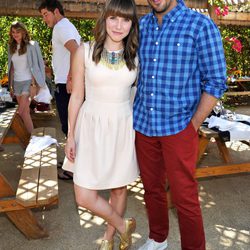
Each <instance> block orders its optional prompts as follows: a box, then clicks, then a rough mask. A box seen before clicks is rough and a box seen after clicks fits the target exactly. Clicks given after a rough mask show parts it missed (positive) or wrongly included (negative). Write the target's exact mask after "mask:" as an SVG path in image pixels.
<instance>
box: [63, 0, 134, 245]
mask: <svg viewBox="0 0 250 250" xmlns="http://www.w3.org/2000/svg"><path fill="white" fill-rule="evenodd" d="M137 36H138V19H137V14H136V5H135V2H134V0H108V1H106V3H105V6H104V11H103V12H102V13H101V14H100V18H99V19H98V21H97V24H96V27H95V32H94V37H95V40H94V41H93V42H90V43H84V44H83V45H82V46H80V47H79V49H78V50H77V53H76V55H75V58H74V62H73V69H72V71H73V75H72V76H73V89H72V94H71V98H70V102H69V132H68V137H67V143H66V147H65V153H66V156H67V158H66V159H65V163H64V165H63V168H64V169H66V170H71V171H73V172H74V189H75V197H76V202H77V204H78V205H79V206H81V207H85V208H86V209H88V210H90V211H92V212H93V213H95V214H96V215H98V216H100V217H102V218H103V219H104V220H106V221H107V223H108V225H107V228H106V231H105V233H104V237H103V240H102V243H101V247H100V249H102V250H112V249H113V248H114V240H113V238H114V235H115V232H116V230H117V232H118V233H119V236H120V244H119V249H120V250H125V249H129V248H130V246H131V243H132V237H131V234H132V233H133V232H134V230H135V227H136V222H135V219H134V218H128V219H124V218H123V216H124V213H125V210H126V202H127V187H126V186H127V185H128V184H130V183H131V182H133V181H135V180H136V179H137V177H138V175H139V173H138V166H137V160H136V153H135V143H134V140H135V132H134V130H133V121H132V116H133V115H132V105H131V102H130V95H131V86H132V85H133V83H134V82H135V80H136V77H137V67H138V59H137V54H136V52H137V47H138V37H137ZM85 90H86V93H85V97H86V99H85V101H84V91H85ZM106 189H110V190H111V192H110V200H109V202H108V201H106V200H105V199H103V198H102V197H101V196H100V195H99V194H98V190H106Z"/></svg>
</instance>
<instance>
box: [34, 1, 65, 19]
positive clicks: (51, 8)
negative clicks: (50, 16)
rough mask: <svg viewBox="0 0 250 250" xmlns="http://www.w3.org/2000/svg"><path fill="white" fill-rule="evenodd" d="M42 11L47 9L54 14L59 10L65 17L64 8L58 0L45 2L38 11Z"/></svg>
mask: <svg viewBox="0 0 250 250" xmlns="http://www.w3.org/2000/svg"><path fill="white" fill-rule="evenodd" d="M42 9H47V10H48V11H51V12H54V11H55V9H58V10H59V12H60V14H61V15H63V16H64V10H63V6H62V4H61V2H60V1H58V0H45V1H42V3H41V4H40V6H39V8H38V10H39V11H40V12H41V10H42Z"/></svg>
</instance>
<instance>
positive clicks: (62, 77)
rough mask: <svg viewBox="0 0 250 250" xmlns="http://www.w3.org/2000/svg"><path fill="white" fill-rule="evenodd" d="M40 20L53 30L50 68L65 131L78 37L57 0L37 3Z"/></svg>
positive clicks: (61, 175) (62, 176) (67, 176)
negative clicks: (40, 15)
mask: <svg viewBox="0 0 250 250" xmlns="http://www.w3.org/2000/svg"><path fill="white" fill-rule="evenodd" d="M39 11H40V13H41V14H42V17H43V21H44V22H45V23H46V24H47V26H48V27H50V28H52V29H53V32H52V49H53V50H52V68H53V72H54V81H55V85H56V90H55V93H54V95H55V100H56V106H57V111H58V114H59V118H60V121H61V125H62V131H63V133H64V134H65V136H67V134H68V104H69V98H70V94H71V91H72V83H71V64H72V59H73V56H74V54H75V52H76V50H77V48H78V46H79V45H80V41H81V37H80V35H79V33H78V31H77V29H76V28H75V26H74V25H73V24H72V23H71V22H70V21H69V20H68V19H67V18H65V16H64V10H63V6H62V4H61V3H60V1H58V0H45V1H43V2H42V3H41V4H40V6H39ZM58 178H60V179H64V180H69V179H72V175H71V174H70V173H69V172H67V171H63V172H60V173H59V174H58Z"/></svg>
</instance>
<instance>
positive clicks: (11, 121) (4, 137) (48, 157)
mask: <svg viewBox="0 0 250 250" xmlns="http://www.w3.org/2000/svg"><path fill="white" fill-rule="evenodd" d="M32 135H35V136H44V135H51V136H53V137H55V129H54V128H37V129H35V130H34V132H33V133H32ZM29 141H30V134H29V133H28V132H27V130H26V128H25V126H24V124H23V122H22V119H21V118H20V116H19V115H18V113H17V108H16V107H15V108H9V109H6V110H5V111H4V112H2V113H0V143H3V144H5V143H17V144H20V145H21V146H22V147H23V148H24V149H25V148H26V146H27V145H28V144H29ZM57 203H58V182H57V151H56V145H55V144H54V145H51V146H49V147H48V148H46V149H44V150H42V151H40V152H38V153H36V154H35V155H32V156H29V157H25V159H24V164H23V167H22V169H21V176H20V180H19V184H18V188H17V191H16V192H15V191H14V190H13V188H12V187H11V185H10V184H9V182H8V180H7V179H6V178H5V176H4V175H3V174H2V173H1V169H0V213H1V212H2V213H5V214H6V215H7V217H8V218H9V219H10V220H11V221H12V222H13V224H14V225H15V226H16V227H17V228H18V229H19V230H20V231H21V232H22V233H23V234H24V235H25V236H26V237H27V238H28V239H39V238H44V237H48V232H47V231H46V230H45V229H44V228H43V227H42V226H41V225H40V223H39V222H38V220H37V218H36V217H35V216H34V214H33V212H32V211H31V208H39V207H40V208H44V207H47V206H51V205H55V204H57Z"/></svg>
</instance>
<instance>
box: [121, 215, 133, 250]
mask: <svg viewBox="0 0 250 250" xmlns="http://www.w3.org/2000/svg"><path fill="white" fill-rule="evenodd" d="M135 228H136V221H135V219H134V218H128V219H125V233H123V234H120V235H119V237H120V244H119V249H120V250H127V249H129V248H130V246H131V244H132V233H133V232H134V231H135Z"/></svg>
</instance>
